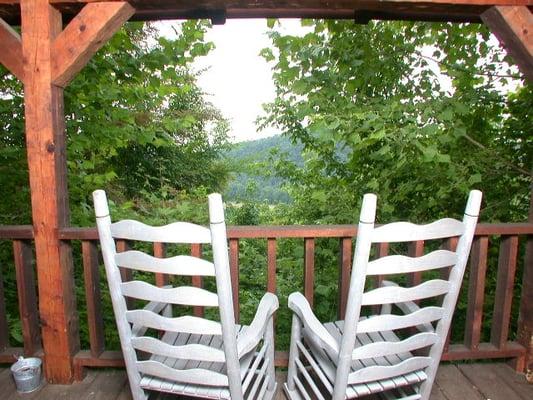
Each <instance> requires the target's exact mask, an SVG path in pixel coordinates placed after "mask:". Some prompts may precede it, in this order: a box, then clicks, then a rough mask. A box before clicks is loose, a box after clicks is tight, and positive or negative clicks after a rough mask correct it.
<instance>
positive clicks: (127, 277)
mask: <svg viewBox="0 0 533 400" xmlns="http://www.w3.org/2000/svg"><path fill="white" fill-rule="evenodd" d="M116 243H117V244H116V246H117V252H118V253H121V252H123V251H128V250H129V249H130V244H129V243H128V241H127V240H117V241H116ZM120 277H121V278H122V282H128V281H131V280H132V279H133V271H132V270H131V269H129V268H120ZM126 306H127V307H128V308H133V299H131V298H127V299H126Z"/></svg>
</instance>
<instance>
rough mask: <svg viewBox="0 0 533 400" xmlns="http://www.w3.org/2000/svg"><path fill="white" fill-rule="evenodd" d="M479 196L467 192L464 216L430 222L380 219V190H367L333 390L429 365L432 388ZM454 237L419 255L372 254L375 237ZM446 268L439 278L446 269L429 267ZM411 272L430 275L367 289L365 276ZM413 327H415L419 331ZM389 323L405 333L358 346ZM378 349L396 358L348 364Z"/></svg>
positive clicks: (428, 383)
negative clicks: (361, 337) (359, 338)
mask: <svg viewBox="0 0 533 400" xmlns="http://www.w3.org/2000/svg"><path fill="white" fill-rule="evenodd" d="M480 203H481V192H479V191H477V190H474V191H472V192H470V196H469V198H468V203H467V206H466V210H465V214H464V217H463V221H462V222H461V221H458V220H455V219H451V218H445V219H441V220H438V221H436V222H433V223H431V224H427V225H415V224H411V223H407V222H396V223H390V224H387V225H383V226H380V227H375V226H374V221H375V215H376V196H375V195H373V194H367V195H365V196H364V199H363V206H362V210H361V215H360V221H359V227H358V233H357V243H356V249H355V255H354V261H353V268H352V276H351V281H350V292H349V295H348V301H347V308H346V317H345V321H344V334H343V337H342V340H341V346H340V350H339V360H338V363H337V368H338V369H337V375H336V381H335V388H334V396H333V398H341V397H335V396H336V393H339V394H340V393H344V390H345V389H346V385H347V384H357V383H360V382H369V381H377V380H381V379H387V378H393V377H396V376H399V375H402V374H407V373H410V372H413V371H419V370H424V371H425V372H426V375H427V379H426V380H425V381H424V383H422V386H421V391H422V394H424V393H425V392H427V391H429V390H431V386H432V383H433V379H434V377H435V373H436V370H437V367H438V364H439V361H440V357H441V354H442V351H443V347H444V343H445V340H446V336H447V333H448V330H449V327H450V323H451V319H452V315H453V311H454V308H455V304H456V302H457V298H458V295H459V290H460V287H461V282H462V279H463V275H464V271H465V266H466V263H467V259H468V255H469V252H470V247H471V244H472V240H473V236H474V231H475V227H476V223H477V217H478V214H479V208H480ZM454 237H458V238H459V240H458V243H457V247H456V249H455V251H453V250H448V249H439V250H434V251H432V252H430V253H428V254H425V255H423V256H422V257H408V256H404V255H391V256H385V257H381V258H377V259H374V260H372V261H370V255H371V247H372V244H373V243H385V242H386V243H389V242H416V241H431V240H442V239H448V238H454ZM445 268H449V275H448V277H447V278H446V279H443V278H442V276H443V275H446V274H441V277H440V278H435V275H436V274H435V273H433V274H432V273H431V272H429V273H425V271H430V270H434V271H439V270H441V271H443V270H444V269H445ZM411 273H420V274H422V273H424V275H433V276H429V278H427V280H425V281H424V280H423V279H422V282H421V283H419V284H415V285H414V286H410V287H408V286H403V287H402V286H399V285H397V284H392V283H390V282H385V283H386V284H385V285H383V286H382V287H379V288H374V289H371V290H367V291H365V287H367V286H368V282H366V278H367V277H373V276H376V275H381V276H383V275H391V276H392V277H394V276H398V275H401V274H404V275H405V274H411ZM437 274H438V272H437ZM365 283H366V285H367V286H365ZM423 299H431V300H432V303H430V304H428V305H427V306H423V305H422V304H425V303H426V302H427V300H424V302H422V303H420V302H419V301H420V300H423ZM415 302H416V303H419V304H418V305H417V304H416V303H415ZM393 304H395V305H396V306H398V308H400V309H401V311H402V314H403V315H397V314H398V313H396V314H392V313H391V312H392V305H393ZM363 307H368V308H370V307H372V308H373V309H376V308H380V309H381V314H380V315H372V316H370V317H368V318H362V317H364V315H363V313H362V312H361V310H362V308H363ZM414 328H417V329H418V330H417V331H416V332H415V329H414ZM384 331H396V332H400V331H401V333H402V334H401V335H398V336H400V337H401V341H398V339H392V338H391V337H387V335H382V337H381V338H380V339H379V341H378V342H377V343H376V342H374V343H371V344H367V345H365V344H364V343H363V344H359V345H357V346H356V335H357V334H358V333H371V334H375V335H378V336H379V335H380V332H384ZM412 351H416V353H415V356H414V357H411V358H408V359H405V357H399V355H401V354H402V353H403V354H405V353H406V352H412ZM376 357H386V358H387V359H388V360H389V361H390V360H395V361H394V362H392V364H394V365H388V366H376V365H373V366H369V367H366V368H360V369H358V370H357V371H355V372H351V373H350V366H351V364H352V363H353V362H354V361H357V360H359V361H361V362H362V363H363V364H364V360H365V359H368V358H376ZM421 380H422V379H421ZM422 398H428V397H424V396H422Z"/></svg>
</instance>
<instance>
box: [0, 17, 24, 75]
mask: <svg viewBox="0 0 533 400" xmlns="http://www.w3.org/2000/svg"><path fill="white" fill-rule="evenodd" d="M0 63H2V64H3V65H4V67H6V68H7V69H8V70H9V72H11V73H12V74H13V75H15V76H16V77H17V78H18V79H20V80H21V81H22V80H23V79H22V78H23V76H24V73H23V67H22V42H21V40H20V35H19V34H18V33H17V32H16V31H15V30H14V29H13V28H11V26H9V25H8V24H7V23H6V22H5V21H4V20H3V19H2V18H0Z"/></svg>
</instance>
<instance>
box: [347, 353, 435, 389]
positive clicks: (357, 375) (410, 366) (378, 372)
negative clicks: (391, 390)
mask: <svg viewBox="0 0 533 400" xmlns="http://www.w3.org/2000/svg"><path fill="white" fill-rule="evenodd" d="M430 362H431V358H430V357H413V358H409V359H407V360H405V361H402V362H401V363H399V364H396V365H392V366H381V365H373V366H371V367H366V368H363V369H360V370H358V371H355V372H352V373H351V374H349V375H348V384H349V385H353V384H356V383H361V382H371V381H377V380H380V379H387V378H392V377H394V376H398V375H405V374H408V373H409V372H413V371H416V370H420V369H423V368H426V367H427V366H428V365H429V364H430Z"/></svg>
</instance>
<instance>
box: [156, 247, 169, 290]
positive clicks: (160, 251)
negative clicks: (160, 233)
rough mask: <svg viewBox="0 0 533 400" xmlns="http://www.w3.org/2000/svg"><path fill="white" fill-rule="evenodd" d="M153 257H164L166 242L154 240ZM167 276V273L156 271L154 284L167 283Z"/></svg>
mask: <svg viewBox="0 0 533 400" xmlns="http://www.w3.org/2000/svg"><path fill="white" fill-rule="evenodd" d="M152 247H153V249H154V257H156V258H165V257H166V244H165V243H159V242H155V243H154V244H153V246H152ZM168 282H169V276H168V275H167V274H161V273H156V274H155V284H156V285H157V286H165V285H168Z"/></svg>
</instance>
